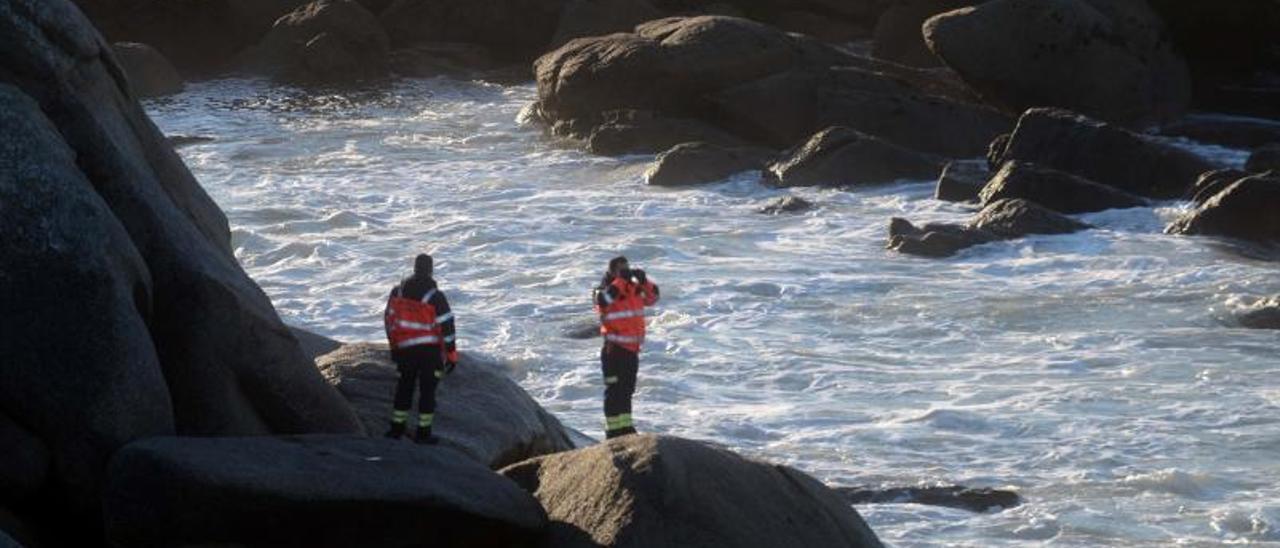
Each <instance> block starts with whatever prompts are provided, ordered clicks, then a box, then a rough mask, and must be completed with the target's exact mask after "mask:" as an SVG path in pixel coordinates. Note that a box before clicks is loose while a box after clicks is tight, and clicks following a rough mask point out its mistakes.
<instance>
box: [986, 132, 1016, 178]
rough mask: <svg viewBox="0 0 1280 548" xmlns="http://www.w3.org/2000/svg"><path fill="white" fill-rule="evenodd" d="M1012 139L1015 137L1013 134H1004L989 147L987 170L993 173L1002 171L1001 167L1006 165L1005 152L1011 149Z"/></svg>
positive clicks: (992, 141) (997, 137) (993, 140)
mask: <svg viewBox="0 0 1280 548" xmlns="http://www.w3.org/2000/svg"><path fill="white" fill-rule="evenodd" d="M1011 137H1013V134H1012V133H1002V134H1000V135H998V136H996V138H995V139H992V140H991V144H989V145H987V169H989V170H991V171H995V170H997V169H1000V165H1001V164H1003V163H1004V151H1005V149H1007V148H1009V139H1010V138H1011Z"/></svg>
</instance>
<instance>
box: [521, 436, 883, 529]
mask: <svg viewBox="0 0 1280 548" xmlns="http://www.w3.org/2000/svg"><path fill="white" fill-rule="evenodd" d="M502 473H503V475H506V476H507V477H509V478H511V479H513V480H515V482H516V483H518V484H520V485H521V486H522V487H524V488H525V489H526V490H527V491H529V492H530V493H533V494H534V496H535V497H537V498H538V500H539V501H541V502H542V504H543V506H544V507H545V508H546V510H547V514H548V515H549V517H550V519H551V526H550V528H549V538H548V545H549V546H557V547H560V548H576V547H584V548H585V547H598V546H616V547H619V548H628V547H636V548H639V547H649V546H681V547H687V548H704V547H705V548H711V547H716V548H719V547H723V546H735V547H742V548H746V547H757V546H758V547H770V548H773V547H778V546H850V547H854V546H859V547H878V546H881V544H880V541H879V539H878V538H876V535H875V533H874V532H872V530H871V528H870V527H868V526H867V524H866V523H865V522H864V521H863V520H862V518H861V516H859V515H858V513H857V511H856V510H854V509H853V508H852V507H851V506H849V504H848V503H847V502H845V501H844V500H842V499H841V498H840V496H839V495H837V494H836V493H835V492H833V491H831V490H830V489H828V488H827V487H826V486H824V485H822V484H821V483H819V482H818V481H817V480H815V479H813V478H812V477H810V476H808V475H807V474H804V473H802V472H800V471H797V470H795V469H792V468H790V467H787V466H782V465H773V464H768V463H763V462H758V461H752V460H748V459H745V458H743V457H740V456H738V455H736V454H734V453H731V452H729V451H727V450H724V449H719V448H715V447H711V446H709V445H706V444H703V443H700V442H696V441H691V440H686V439H680V438H675V437H669V436H652V435H634V436H626V437H622V438H617V439H613V440H609V441H607V442H605V443H603V444H600V445H597V446H594V447H590V448H586V449H579V450H577V451H571V452H567V453H559V454H556V455H550V456H546V457H541V458H537V459H532V460H529V461H525V462H522V463H519V464H516V465H514V466H511V467H508V468H506V469H504V470H503V471H502Z"/></svg>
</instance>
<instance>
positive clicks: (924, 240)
mask: <svg viewBox="0 0 1280 548" xmlns="http://www.w3.org/2000/svg"><path fill="white" fill-rule="evenodd" d="M1087 228H1089V225H1086V224H1084V223H1081V222H1079V221H1076V220H1075V219H1072V218H1070V217H1067V216H1065V215H1063V214H1061V213H1057V212H1055V211H1052V210H1050V209H1047V208H1045V207H1043V206H1040V205H1038V204H1036V203H1034V202H1028V201H1026V200H1020V199H1010V200H1000V201H998V202H994V203H992V204H989V205H987V206H986V207H984V208H983V209H982V211H979V212H978V214H977V215H976V216H974V218H973V219H971V220H970V221H969V223H968V224H963V225H960V224H947V223H930V224H926V225H924V226H920V227H917V226H915V225H913V224H911V222H909V221H907V220H906V219H900V218H896V217H895V218H893V219H892V220H890V221H889V245H888V246H887V247H888V248H889V249H892V250H895V251H898V252H901V253H906V254H909V255H920V256H924V257H948V256H951V255H954V254H955V253H956V252H958V251H960V250H961V249H964V248H967V247H971V246H975V245H979V244H985V243H989V242H994V241H999V240H1012V239H1015V238H1021V237H1023V236H1027V235H1030V234H1070V233H1072V232H1078V231H1080V230H1084V229H1087Z"/></svg>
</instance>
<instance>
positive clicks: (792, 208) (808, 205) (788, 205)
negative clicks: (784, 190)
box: [757, 196, 816, 215]
mask: <svg viewBox="0 0 1280 548" xmlns="http://www.w3.org/2000/svg"><path fill="white" fill-rule="evenodd" d="M814 207H816V206H814V205H813V202H810V201H809V200H806V199H804V198H801V197H799V196H783V197H781V198H776V199H773V200H770V201H769V203H767V204H765V205H763V206H761V207H760V209H759V210H757V211H758V212H760V213H763V214H765V215H781V214H783V213H803V212H805V211H809V210H811V209H813V208H814Z"/></svg>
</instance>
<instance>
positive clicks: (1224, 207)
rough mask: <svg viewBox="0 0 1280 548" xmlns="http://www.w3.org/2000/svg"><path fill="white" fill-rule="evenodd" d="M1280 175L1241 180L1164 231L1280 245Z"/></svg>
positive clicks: (1255, 176)
mask: <svg viewBox="0 0 1280 548" xmlns="http://www.w3.org/2000/svg"><path fill="white" fill-rule="evenodd" d="M1277 211H1280V173H1275V172H1268V173H1264V174H1260V175H1252V176H1249V177H1245V178H1243V179H1240V180H1238V181H1236V182H1234V183H1231V184H1230V185H1227V187H1226V188H1224V189H1222V191H1220V192H1218V193H1217V194H1216V195H1214V196H1213V197H1212V198H1210V199H1209V200H1207V201H1206V202H1204V203H1203V204H1201V205H1200V207H1198V208H1196V209H1195V210H1194V211H1192V212H1191V213H1189V214H1188V215H1186V216H1185V217H1183V218H1181V219H1178V220H1177V221H1175V222H1174V223H1173V224H1171V225H1169V227H1168V228H1167V229H1166V230H1165V232H1168V233H1170V234H1201V235H1207V236H1226V237H1230V238H1238V239H1241V240H1245V241H1249V242H1255V243H1262V244H1277V243H1280V215H1276V212H1277Z"/></svg>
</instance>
